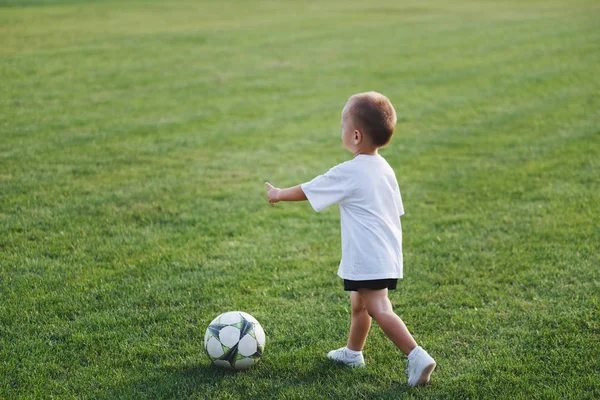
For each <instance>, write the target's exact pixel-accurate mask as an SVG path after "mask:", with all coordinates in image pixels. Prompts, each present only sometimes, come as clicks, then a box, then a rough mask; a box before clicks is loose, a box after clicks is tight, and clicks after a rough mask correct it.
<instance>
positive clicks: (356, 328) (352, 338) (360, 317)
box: [346, 292, 371, 351]
mask: <svg viewBox="0 0 600 400" xmlns="http://www.w3.org/2000/svg"><path fill="white" fill-rule="evenodd" d="M350 304H351V306H352V320H351V322H350V335H349V336H348V344H347V345H346V347H348V348H349V349H350V350H354V351H362V349H363V347H364V345H365V341H366V340H367V335H368V334H369V329H370V328H371V316H370V315H369V313H368V312H367V309H366V307H365V303H364V302H363V300H362V296H361V295H360V294H359V293H358V292H351V293H350Z"/></svg>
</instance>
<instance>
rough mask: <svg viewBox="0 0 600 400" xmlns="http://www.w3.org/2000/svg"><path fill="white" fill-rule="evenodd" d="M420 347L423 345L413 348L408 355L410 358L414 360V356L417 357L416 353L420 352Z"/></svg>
mask: <svg viewBox="0 0 600 400" xmlns="http://www.w3.org/2000/svg"><path fill="white" fill-rule="evenodd" d="M420 349H421V346H417V347H415V348H414V349H412V351H411V352H410V354H409V355H408V359H409V360H412V359H413V358H415V355H416V354H417V353H418V352H419V350H420Z"/></svg>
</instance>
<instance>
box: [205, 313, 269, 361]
mask: <svg viewBox="0 0 600 400" xmlns="http://www.w3.org/2000/svg"><path fill="white" fill-rule="evenodd" d="M265 341H266V337H265V332H264V330H263V328H262V326H261V325H260V323H259V322H258V321H257V320H256V318H254V317H253V316H252V315H250V314H248V313H245V312H241V311H230V312H226V313H223V314H221V315H219V316H218V317H217V318H215V319H214V320H212V322H211V323H210V324H209V325H208V328H207V329H206V333H205V335H204V350H205V351H206V354H208V356H209V357H210V359H211V360H212V362H213V364H214V365H216V366H218V367H221V368H226V369H235V370H244V369H247V368H250V367H251V366H252V365H254V364H256V362H257V361H258V360H259V359H260V357H261V356H262V354H263V351H264V346H265Z"/></svg>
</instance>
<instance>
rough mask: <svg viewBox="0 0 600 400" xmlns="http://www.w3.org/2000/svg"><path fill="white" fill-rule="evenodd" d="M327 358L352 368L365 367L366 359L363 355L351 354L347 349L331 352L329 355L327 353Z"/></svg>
mask: <svg viewBox="0 0 600 400" xmlns="http://www.w3.org/2000/svg"><path fill="white" fill-rule="evenodd" d="M327 358H329V359H332V360H334V361H337V362H341V363H344V364H346V365H348V366H350V367H364V366H365V358H364V357H363V355H362V353H358V354H350V353H349V352H348V348H347V347H342V348H341V349H337V350H331V351H330V352H329V353H327Z"/></svg>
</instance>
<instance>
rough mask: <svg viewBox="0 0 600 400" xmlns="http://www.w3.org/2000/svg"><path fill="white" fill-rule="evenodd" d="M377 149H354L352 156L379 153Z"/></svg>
mask: <svg viewBox="0 0 600 400" xmlns="http://www.w3.org/2000/svg"><path fill="white" fill-rule="evenodd" d="M377 150H379V149H378V148H377V147H375V148H374V149H373V148H370V149H356V151H355V152H354V156H359V155H361V154H362V155H364V156H376V155H378V154H379V153H378V152H377Z"/></svg>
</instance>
